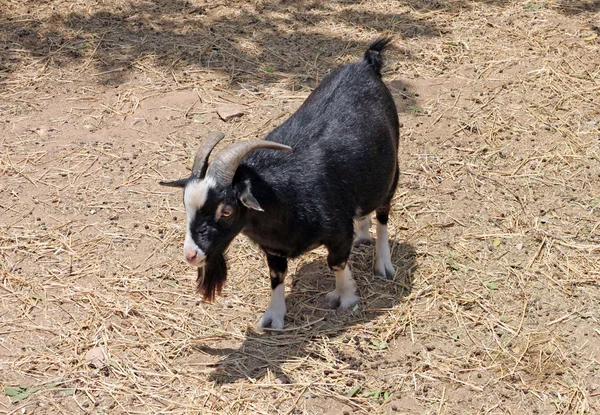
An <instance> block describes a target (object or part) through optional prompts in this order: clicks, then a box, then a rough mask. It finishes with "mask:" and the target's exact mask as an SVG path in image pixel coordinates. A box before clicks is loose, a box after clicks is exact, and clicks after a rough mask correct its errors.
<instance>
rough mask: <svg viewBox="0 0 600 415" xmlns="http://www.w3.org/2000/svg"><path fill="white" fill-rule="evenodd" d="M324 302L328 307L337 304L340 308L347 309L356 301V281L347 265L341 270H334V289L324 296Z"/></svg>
mask: <svg viewBox="0 0 600 415" xmlns="http://www.w3.org/2000/svg"><path fill="white" fill-rule="evenodd" d="M325 303H326V304H327V306H328V307H329V308H335V307H337V305H338V304H339V306H340V310H347V309H349V308H350V307H352V306H353V305H354V304H356V303H358V296H357V295H356V282H355V281H354V278H352V272H350V268H348V265H346V268H344V269H343V270H342V271H335V290H333V291H331V292H330V293H328V294H327V295H326V296H325Z"/></svg>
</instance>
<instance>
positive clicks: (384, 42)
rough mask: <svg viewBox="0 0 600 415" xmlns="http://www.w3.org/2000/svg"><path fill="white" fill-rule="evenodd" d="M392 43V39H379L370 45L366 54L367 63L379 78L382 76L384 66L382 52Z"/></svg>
mask: <svg viewBox="0 0 600 415" xmlns="http://www.w3.org/2000/svg"><path fill="white" fill-rule="evenodd" d="M391 41H392V38H391V37H382V38H380V39H377V40H376V41H375V42H373V43H371V44H370V45H369V48H368V49H367V51H366V52H365V58H364V59H365V62H367V64H368V65H369V66H371V67H372V68H373V70H374V71H375V73H377V75H379V76H381V67H382V66H383V56H382V55H381V52H383V50H384V49H385V48H387V47H388V46H389V44H390V42H391Z"/></svg>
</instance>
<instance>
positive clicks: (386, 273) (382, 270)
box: [375, 258, 396, 280]
mask: <svg viewBox="0 0 600 415" xmlns="http://www.w3.org/2000/svg"><path fill="white" fill-rule="evenodd" d="M375 275H379V276H380V277H385V278H387V279H388V280H391V279H392V278H394V275H396V270H394V266H393V265H392V261H390V260H389V259H387V260H385V259H383V258H377V260H376V261H375Z"/></svg>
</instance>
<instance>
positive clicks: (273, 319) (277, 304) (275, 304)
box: [258, 254, 287, 329]
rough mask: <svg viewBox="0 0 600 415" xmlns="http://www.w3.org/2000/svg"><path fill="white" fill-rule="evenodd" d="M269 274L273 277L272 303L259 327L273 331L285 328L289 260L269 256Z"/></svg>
mask: <svg viewBox="0 0 600 415" xmlns="http://www.w3.org/2000/svg"><path fill="white" fill-rule="evenodd" d="M267 263H268V264H269V274H270V276H271V302H270V303H269V308H267V311H265V314H264V315H263V316H262V318H261V319H260V321H259V322H258V327H260V328H267V327H270V328H272V329H282V328H283V325H284V323H283V318H284V317H285V312H286V307H285V284H284V280H285V273H286V271H287V258H283V257H278V256H274V255H270V254H267Z"/></svg>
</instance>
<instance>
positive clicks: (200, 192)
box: [183, 177, 216, 261]
mask: <svg viewBox="0 0 600 415" xmlns="http://www.w3.org/2000/svg"><path fill="white" fill-rule="evenodd" d="M215 186H216V182H215V181H214V179H213V178H211V177H208V178H206V179H204V180H192V181H190V182H189V183H188V184H187V186H186V187H185V189H184V191H183V204H184V206H185V211H186V214H187V226H186V231H185V242H184V243H183V251H184V254H185V253H186V252H189V251H196V253H197V255H198V261H201V260H204V257H205V253H204V252H203V251H202V249H200V248H199V247H198V246H197V245H196V243H195V242H194V239H193V238H192V233H191V226H192V223H193V222H194V218H195V217H196V212H197V211H198V210H200V209H202V206H204V204H205V203H206V198H207V197H208V190H209V189H210V188H212V187H215Z"/></svg>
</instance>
